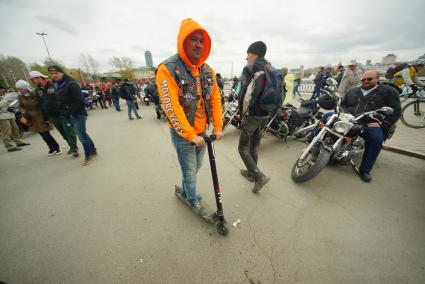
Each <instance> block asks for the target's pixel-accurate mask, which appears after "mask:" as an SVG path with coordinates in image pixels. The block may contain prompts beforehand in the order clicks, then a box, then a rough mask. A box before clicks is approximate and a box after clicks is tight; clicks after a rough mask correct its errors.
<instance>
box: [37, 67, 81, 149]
mask: <svg viewBox="0 0 425 284" xmlns="http://www.w3.org/2000/svg"><path fill="white" fill-rule="evenodd" d="M29 75H30V77H31V80H32V81H33V82H34V83H35V84H36V85H37V89H36V94H37V95H38V96H39V97H40V104H41V110H42V112H43V115H44V116H46V121H47V120H48V121H51V122H52V123H53V125H54V126H55V127H56V129H57V130H58V131H59V133H60V134H61V135H62V137H63V139H65V141H66V142H67V143H68V145H69V151H68V153H67V154H72V155H73V157H78V155H79V154H78V147H77V136H76V135H75V131H74V129H73V128H72V125H71V122H70V121H69V120H68V119H66V117H65V116H64V115H63V114H62V111H61V105H60V103H59V100H58V98H57V97H56V90H55V87H54V86H53V84H52V83H51V82H50V81H49V80H48V79H47V78H48V77H47V76H45V75H43V74H42V73H40V72H38V71H31V72H30V73H29Z"/></svg>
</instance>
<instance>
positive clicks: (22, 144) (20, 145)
mask: <svg viewBox="0 0 425 284" xmlns="http://www.w3.org/2000/svg"><path fill="white" fill-rule="evenodd" d="M28 145H31V144H30V143H21V144H16V146H18V147H25V146H28Z"/></svg>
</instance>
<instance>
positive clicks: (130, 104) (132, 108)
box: [126, 100, 141, 119]
mask: <svg viewBox="0 0 425 284" xmlns="http://www.w3.org/2000/svg"><path fill="white" fill-rule="evenodd" d="M126 102H127V111H128V118H129V119H130V118H132V117H131V111H133V112H134V113H135V114H136V117H137V118H141V116H140V115H139V114H138V113H137V109H136V104H135V103H134V101H131V100H126Z"/></svg>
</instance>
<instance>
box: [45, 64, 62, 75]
mask: <svg viewBox="0 0 425 284" xmlns="http://www.w3.org/2000/svg"><path fill="white" fill-rule="evenodd" d="M47 70H49V72H52V71H56V72H59V73H65V71H63V69H62V67H60V66H58V65H50V66H49V67H47Z"/></svg>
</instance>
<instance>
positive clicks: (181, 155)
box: [170, 129, 206, 204]
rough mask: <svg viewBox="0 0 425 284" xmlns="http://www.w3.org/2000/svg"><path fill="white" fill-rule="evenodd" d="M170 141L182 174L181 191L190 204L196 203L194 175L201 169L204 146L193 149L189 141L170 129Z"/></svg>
mask: <svg viewBox="0 0 425 284" xmlns="http://www.w3.org/2000/svg"><path fill="white" fill-rule="evenodd" d="M170 132H171V141H172V143H173V146H174V148H175V149H176V153H177V158H178V160H179V164H180V169H181V173H182V189H183V192H184V194H185V195H186V199H187V201H189V203H190V204H195V203H196V202H198V195H197V194H196V174H197V173H198V171H199V169H200V168H201V167H202V161H203V158H204V155H205V148H206V147H205V146H203V147H195V146H193V145H192V144H191V143H190V141H188V140H186V139H184V138H183V137H181V136H180V135H178V134H177V133H176V132H175V131H174V129H170Z"/></svg>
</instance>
